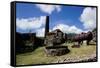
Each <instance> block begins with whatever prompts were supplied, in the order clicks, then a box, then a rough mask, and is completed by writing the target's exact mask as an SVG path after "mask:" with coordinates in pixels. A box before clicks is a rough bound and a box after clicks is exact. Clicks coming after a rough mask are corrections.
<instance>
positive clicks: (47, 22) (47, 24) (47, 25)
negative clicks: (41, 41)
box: [45, 16, 49, 38]
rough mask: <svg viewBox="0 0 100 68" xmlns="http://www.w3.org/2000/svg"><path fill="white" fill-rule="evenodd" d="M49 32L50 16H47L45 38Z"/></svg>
mask: <svg viewBox="0 0 100 68" xmlns="http://www.w3.org/2000/svg"><path fill="white" fill-rule="evenodd" d="M48 32H49V16H46V24H45V38H46V35H47V33H48Z"/></svg>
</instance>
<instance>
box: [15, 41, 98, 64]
mask: <svg viewBox="0 0 100 68" xmlns="http://www.w3.org/2000/svg"><path fill="white" fill-rule="evenodd" d="M64 45H65V46H68V48H69V50H70V52H69V53H68V54H65V55H62V56H49V57H47V56H46V54H45V52H44V49H43V48H44V47H39V48H37V49H36V50H35V51H33V52H29V53H24V54H19V55H16V64H17V65H28V64H49V63H57V62H58V61H59V60H60V61H62V60H64V59H69V58H71V59H76V60H77V59H79V58H81V59H83V58H86V57H89V56H91V55H93V54H94V55H96V45H95V44H94V45H88V46H87V45H86V44H85V43H84V44H83V45H81V47H80V48H72V47H71V45H72V43H67V44H66V43H65V44H64Z"/></svg>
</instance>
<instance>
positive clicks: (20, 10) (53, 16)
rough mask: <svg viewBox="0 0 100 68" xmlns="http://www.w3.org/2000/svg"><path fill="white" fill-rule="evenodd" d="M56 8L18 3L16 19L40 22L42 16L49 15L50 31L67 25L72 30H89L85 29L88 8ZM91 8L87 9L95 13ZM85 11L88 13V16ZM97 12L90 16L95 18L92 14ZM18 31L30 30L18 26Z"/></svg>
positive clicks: (59, 6)
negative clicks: (35, 19)
mask: <svg viewBox="0 0 100 68" xmlns="http://www.w3.org/2000/svg"><path fill="white" fill-rule="evenodd" d="M55 6H56V5H54V6H46V5H45V6H40V4H38V6H37V5H36V4H31V3H17V4H16V19H18V20H19V21H20V20H21V21H20V22H23V21H22V20H23V19H24V20H27V19H30V18H32V19H33V18H37V19H38V20H40V19H39V18H40V16H47V15H48V16H49V19H50V25H49V26H50V30H53V28H56V27H57V28H59V27H60V26H61V25H66V26H68V27H69V28H71V27H72V29H74V27H75V28H76V29H79V31H86V30H88V29H85V27H86V24H87V20H84V16H86V15H87V14H88V13H89V12H88V11H87V10H85V8H87V7H78V6H64V5H57V6H56V7H55ZM90 8H91V7H89V8H87V9H88V10H90V13H91V11H93V10H92V9H90ZM85 11H86V12H87V14H86V12H85ZM95 11H96V10H95ZM95 11H94V12H92V13H91V15H90V16H93V15H92V14H93V13H94V14H95ZM84 13H85V14H84ZM82 15H83V16H82ZM87 16H89V15H87ZM87 16H86V17H87ZM80 18H81V20H80ZM19 21H17V22H19ZM31 21H32V22H34V20H31ZM89 21H91V19H89ZM28 22H29V20H28V21H27V23H28ZM44 22H45V21H44ZM91 22H92V21H91ZM93 22H94V21H93ZM34 24H35V23H34ZM26 25H27V24H26ZM44 25H45V24H42V26H40V27H39V28H40V29H42V28H43V27H44ZM66 26H65V27H66ZM20 27H22V26H20ZM25 27H26V26H25ZM27 27H28V26H27ZM33 27H34V26H33ZM61 27H62V26H61ZM39 28H37V29H39ZM65 29H66V28H65ZM16 30H17V32H28V31H29V30H28V29H21V28H19V26H17V29H16ZM31 30H32V31H33V32H35V31H36V29H34V28H31ZM66 30H67V29H66ZM66 30H65V31H66ZM69 31H70V30H69Z"/></svg>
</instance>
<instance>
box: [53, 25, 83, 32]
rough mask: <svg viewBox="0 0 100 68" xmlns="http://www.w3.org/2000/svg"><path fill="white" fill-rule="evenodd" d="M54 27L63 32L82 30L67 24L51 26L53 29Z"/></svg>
mask: <svg viewBox="0 0 100 68" xmlns="http://www.w3.org/2000/svg"><path fill="white" fill-rule="evenodd" d="M55 29H60V30H61V31H63V32H64V33H81V32H83V30H81V29H79V28H77V27H76V26H74V25H73V26H69V25H66V24H58V25H56V26H55V27H54V28H53V30H55Z"/></svg>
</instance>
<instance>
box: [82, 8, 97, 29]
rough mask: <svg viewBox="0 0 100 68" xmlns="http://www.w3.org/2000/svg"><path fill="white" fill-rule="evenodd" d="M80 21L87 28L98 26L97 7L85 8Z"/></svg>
mask: <svg viewBox="0 0 100 68" xmlns="http://www.w3.org/2000/svg"><path fill="white" fill-rule="evenodd" d="M80 21H81V22H82V23H83V26H84V28H85V29H87V30H93V29H94V28H95V27H96V8H90V7H87V8H85V9H84V10H83V12H82V14H81V16H80Z"/></svg>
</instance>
